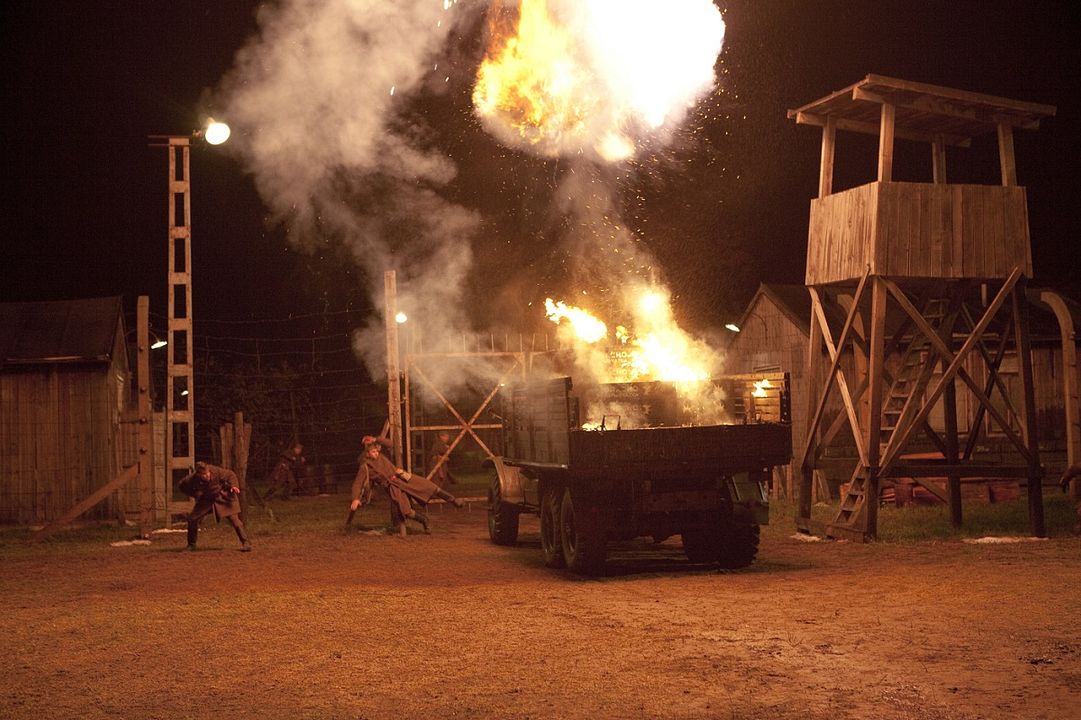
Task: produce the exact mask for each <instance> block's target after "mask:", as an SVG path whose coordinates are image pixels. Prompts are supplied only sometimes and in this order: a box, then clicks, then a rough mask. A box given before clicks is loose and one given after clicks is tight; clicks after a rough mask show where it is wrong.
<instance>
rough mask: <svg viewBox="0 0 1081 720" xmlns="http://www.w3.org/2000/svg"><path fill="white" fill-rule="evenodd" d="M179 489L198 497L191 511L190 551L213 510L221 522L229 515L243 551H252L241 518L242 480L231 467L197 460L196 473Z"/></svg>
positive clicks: (189, 520) (181, 483)
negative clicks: (229, 468)
mask: <svg viewBox="0 0 1081 720" xmlns="http://www.w3.org/2000/svg"><path fill="white" fill-rule="evenodd" d="M179 487H180V490H181V491H182V492H184V493H185V494H186V495H187V496H188V497H191V498H194V499H195V507H194V508H192V511H191V513H189V514H188V550H194V549H195V541H196V539H197V538H198V536H199V523H200V522H202V520H203V518H204V517H206V516H207V515H209V514H210V513H211V511H213V513H214V516H215V517H216V518H217V519H218V521H219V522H220V521H221V519H222V518H228V520H229V522H230V523H231V524H232V526H233V530H235V531H236V536H237V538H238V539H239V540H240V550H241V551H242V552H251V543H250V542H248V536H247V533H245V532H244V521H243V520H241V519H240V483H239V481H238V480H237V477H236V473H235V472H233V471H232V470H226V469H225V468H220V467H218V466H217V465H210V464H208V463H205V462H197V463H195V472H193V473H192V474H191V475H188V476H187V477H186V478H184V479H183V480H181V481H180V485H179Z"/></svg>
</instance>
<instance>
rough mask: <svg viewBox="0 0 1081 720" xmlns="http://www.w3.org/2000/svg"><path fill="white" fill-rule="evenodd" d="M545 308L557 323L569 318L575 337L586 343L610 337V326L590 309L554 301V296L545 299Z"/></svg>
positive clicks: (546, 312)
mask: <svg viewBox="0 0 1081 720" xmlns="http://www.w3.org/2000/svg"><path fill="white" fill-rule="evenodd" d="M544 310H545V314H546V315H547V317H548V319H549V320H551V321H552V322H554V323H555V324H556V325H558V324H559V322H560V320H567V321H568V322H569V323H570V327H571V328H572V329H573V331H574V337H575V338H577V339H578V340H580V341H582V342H584V343H586V344H589V345H592V344H594V343H598V342H600V341H601V340H603V339H604V338H606V337H608V326H607V325H605V324H604V322H603V321H601V320H600V319H598V318H597V317H596V316H594V315H592V314H591V313H590V312H589V311H588V310H583V309H582V308H579V307H574V306H573V305H567V304H566V303H565V302H563V301H562V300H560V301H559V302H554V301H553V300H552V298H545V299H544Z"/></svg>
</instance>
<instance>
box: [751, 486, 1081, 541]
mask: <svg viewBox="0 0 1081 720" xmlns="http://www.w3.org/2000/svg"><path fill="white" fill-rule="evenodd" d="M1043 500H1044V526H1045V527H1046V529H1047V534H1048V536H1050V537H1055V536H1063V535H1069V534H1070V532H1071V528H1072V527H1073V525H1074V523H1075V522H1076V516H1075V515H1074V509H1073V502H1072V501H1071V500H1070V499H1069V498H1068V497H1067V496H1065V495H1063V494H1061V493H1059V492H1057V491H1054V490H1051V489H1050V488H1045V489H1044V498H1043ZM838 506H839V502H832V503H828V504H827V503H819V504H817V505H815V506H814V507H813V508H811V518H812V519H813V520H816V521H820V522H824V523H825V522H830V521H832V520H833V518H834V516H836V514H837V508H838ZM796 511H797V506H796V504H795V503H789V502H785V501H777V500H774V501H771V503H770V526H771V527H775V528H777V529H778V530H780V531H782V532H785V533H787V532H789V531H790V530H791V529H792V528H793V527H794V525H795V520H796ZM962 521H963V522H962V526H961V527H959V528H955V527H953V526H952V525H951V524H950V509H949V507H948V506H947V505H926V506H918V505H908V506H905V507H900V508H899V507H894V506H892V505H886V506H882V507H879V509H878V539H879V540H880V541H881V542H919V541H922V540H948V539H956V540H959V539H962V538H976V537H984V536H988V535H999V536H1014V535H1016V536H1028V535H1031V530H1030V527H1029V519H1028V500H1027V499H1026V498H1025V497H1024V496H1022V497H1020V498H1019V499H1017V500H1011V501H1008V502H999V503H976V502H969V503H967V504H962Z"/></svg>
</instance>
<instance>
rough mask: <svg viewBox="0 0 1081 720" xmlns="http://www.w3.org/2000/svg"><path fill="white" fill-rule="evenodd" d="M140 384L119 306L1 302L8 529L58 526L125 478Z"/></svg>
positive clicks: (117, 302) (1, 441)
mask: <svg viewBox="0 0 1081 720" xmlns="http://www.w3.org/2000/svg"><path fill="white" fill-rule="evenodd" d="M130 379H131V378H130V370H129V365H128V357H127V351H126V345H125V333H124V316H123V312H122V303H121V299H120V298H119V297H107V298H94V299H86V300H64V301H55V302H18V303H0V522H6V523H19V524H39V523H45V522H48V521H50V520H53V519H56V518H57V517H58V516H60V515H62V514H63V513H64V512H65V511H67V510H68V509H69V508H71V507H72V506H74V505H75V504H77V503H78V502H79V501H81V500H83V499H85V498H86V497H88V496H90V495H91V494H92V493H93V492H94V491H95V490H97V489H99V488H101V487H102V486H103V485H105V484H107V483H109V482H110V481H111V480H113V479H114V478H115V477H116V476H117V475H118V473H119V472H120V470H121V467H122V465H123V464H125V463H124V458H123V457H122V455H123V454H125V452H126V451H125V448H124V445H126V443H124V442H122V441H121V432H122V426H121V420H122V418H123V416H124V414H125V411H126V410H128V409H129V408H130V405H131V389H130ZM120 503H121V501H120V499H119V497H118V496H114V497H112V498H110V499H109V500H108V501H107V502H104V503H101V504H99V505H98V506H97V507H95V508H94V509H93V510H92V511H91V512H90V513H88V516H89V517H97V518H105V517H118V516H119V515H120V514H121V512H122V508H121V507H119V505H120Z"/></svg>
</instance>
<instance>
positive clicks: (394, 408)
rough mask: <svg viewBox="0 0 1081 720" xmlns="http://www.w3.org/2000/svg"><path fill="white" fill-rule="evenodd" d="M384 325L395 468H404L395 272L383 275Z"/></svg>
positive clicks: (391, 437) (389, 412)
mask: <svg viewBox="0 0 1081 720" xmlns="http://www.w3.org/2000/svg"><path fill="white" fill-rule="evenodd" d="M383 293H384V306H383V324H384V325H385V326H386V333H387V417H388V418H389V419H390V442H391V446H392V448H393V453H394V466H395V467H402V388H401V385H400V384H399V382H400V381H399V377H398V376H399V371H398V320H397V317H396V316H397V314H398V283H397V278H396V275H395V273H394V271H393V270H387V271H386V272H384V273H383Z"/></svg>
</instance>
